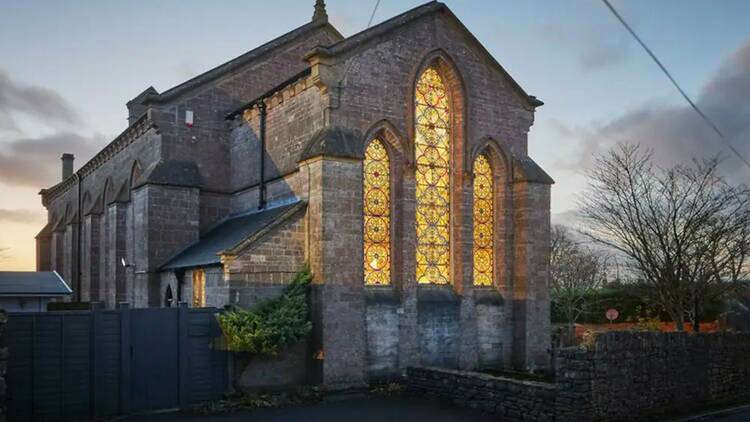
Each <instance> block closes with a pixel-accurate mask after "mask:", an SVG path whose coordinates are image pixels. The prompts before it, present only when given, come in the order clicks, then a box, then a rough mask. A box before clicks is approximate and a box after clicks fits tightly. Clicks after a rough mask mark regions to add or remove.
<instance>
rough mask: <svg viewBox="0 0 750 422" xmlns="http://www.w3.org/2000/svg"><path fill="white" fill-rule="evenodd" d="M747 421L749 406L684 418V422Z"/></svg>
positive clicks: (749, 417) (748, 419)
mask: <svg viewBox="0 0 750 422" xmlns="http://www.w3.org/2000/svg"><path fill="white" fill-rule="evenodd" d="M688 421H689V422H748V421H750V406H743V407H740V408H736V409H732V410H727V411H724V412H717V413H712V414H710V415H706V416H699V417H695V418H691V419H685V420H684V422H688Z"/></svg>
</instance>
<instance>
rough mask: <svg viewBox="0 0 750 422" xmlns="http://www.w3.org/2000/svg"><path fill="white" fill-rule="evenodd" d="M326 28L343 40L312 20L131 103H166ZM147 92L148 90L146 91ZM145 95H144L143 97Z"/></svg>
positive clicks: (333, 30) (324, 21)
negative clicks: (173, 85) (194, 75)
mask: <svg viewBox="0 0 750 422" xmlns="http://www.w3.org/2000/svg"><path fill="white" fill-rule="evenodd" d="M324 27H325V28H327V29H328V30H330V31H332V32H333V34H335V36H336V38H339V39H343V38H344V37H343V36H342V35H341V34H340V33H339V31H338V30H337V29H336V28H334V27H333V26H332V25H331V24H329V23H328V20H327V19H321V20H314V21H311V22H308V23H306V24H304V25H302V26H300V27H299V28H297V29H294V30H292V31H290V32H287V33H286V34H284V35H282V36H280V37H278V38H275V39H273V40H271V41H269V42H267V43H265V44H263V45H261V46H260V47H257V48H255V49H253V50H250V51H248V52H247V53H244V54H242V55H241V56H239V57H237V58H234V59H232V60H230V61H228V62H226V63H224V64H222V65H219V66H217V67H215V68H213V69H211V70H208V71H206V72H204V73H202V74H200V75H198V76H196V77H194V78H192V79H189V80H188V81H186V82H183V83H181V84H179V85H177V86H175V87H173V88H170V89H168V90H166V91H164V92H162V93H161V94H158V93H149V92H144V93H141V94H140V95H138V96H137V97H136V98H134V99H133V101H137V102H139V103H141V104H151V103H163V102H166V101H169V100H171V99H173V98H175V97H177V96H179V95H182V94H183V93H185V92H188V91H190V90H192V89H194V88H196V87H198V86H200V85H202V84H204V83H207V82H210V81H213V80H216V79H218V78H221V77H223V76H225V75H227V74H229V73H231V72H234V71H236V70H237V69H240V68H242V67H243V66H245V65H247V64H248V63H251V62H253V61H255V60H259V59H261V58H262V57H263V56H264V55H265V54H267V53H268V52H270V51H273V50H275V49H276V48H278V47H280V46H282V45H285V44H287V43H289V42H292V41H294V40H296V39H299V38H301V37H303V36H306V35H308V34H310V32H312V31H313V30H316V29H318V28H324ZM147 91H148V90H147ZM143 94H146V95H143Z"/></svg>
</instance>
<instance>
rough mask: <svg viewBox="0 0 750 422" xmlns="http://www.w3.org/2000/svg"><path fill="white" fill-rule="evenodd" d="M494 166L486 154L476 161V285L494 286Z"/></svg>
mask: <svg viewBox="0 0 750 422" xmlns="http://www.w3.org/2000/svg"><path fill="white" fill-rule="evenodd" d="M493 192H494V190H493V178H492V167H490V162H489V161H488V160H487V157H486V156H485V155H480V156H478V157H477V159H476V161H474V213H473V214H474V285H475V286H492V279H493V277H492V275H493V272H494V271H493V268H492V262H493V260H492V256H493V254H494V246H493V245H494V242H493V235H492V234H493V232H494V230H493V229H494V217H495V214H494V210H493V204H492V199H493Z"/></svg>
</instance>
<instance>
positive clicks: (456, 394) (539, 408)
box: [407, 368, 557, 421]
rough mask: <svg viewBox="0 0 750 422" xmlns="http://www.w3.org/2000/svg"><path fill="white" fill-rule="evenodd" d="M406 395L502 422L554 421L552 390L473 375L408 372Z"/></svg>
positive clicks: (541, 385) (427, 370) (430, 370)
mask: <svg viewBox="0 0 750 422" xmlns="http://www.w3.org/2000/svg"><path fill="white" fill-rule="evenodd" d="M407 376H408V379H409V384H408V392H409V393H411V394H416V395H423V396H426V397H430V398H436V399H439V400H445V401H448V402H451V403H453V404H455V405H457V406H461V407H469V408H473V409H479V410H482V411H485V412H488V413H493V414H496V415H500V416H503V417H504V418H503V420H506V419H505V418H507V419H508V420H519V421H554V420H555V395H556V391H557V389H556V387H555V385H554V384H551V383H542V382H535V381H520V380H515V379H510V378H502V377H495V376H491V375H487V374H481V373H477V372H465V371H456V370H450V369H438V368H409V369H408V371H407Z"/></svg>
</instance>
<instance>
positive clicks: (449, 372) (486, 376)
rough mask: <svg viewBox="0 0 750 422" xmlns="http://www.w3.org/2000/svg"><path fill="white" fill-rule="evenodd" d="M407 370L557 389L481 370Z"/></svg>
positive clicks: (540, 382)
mask: <svg viewBox="0 0 750 422" xmlns="http://www.w3.org/2000/svg"><path fill="white" fill-rule="evenodd" d="M408 371H426V372H436V373H439V374H445V375H452V376H457V377H464V378H474V379H477V380H479V381H488V382H492V381H494V382H506V383H510V384H516V385H522V386H526V387H534V388H541V389H546V390H550V391H554V390H556V389H557V385H556V384H555V383H552V382H543V381H529V380H518V379H515V378H509V377H501V376H497V375H490V374H485V373H483V372H473V371H461V370H457V369H446V368H437V367H433V366H413V367H409V369H408Z"/></svg>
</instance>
